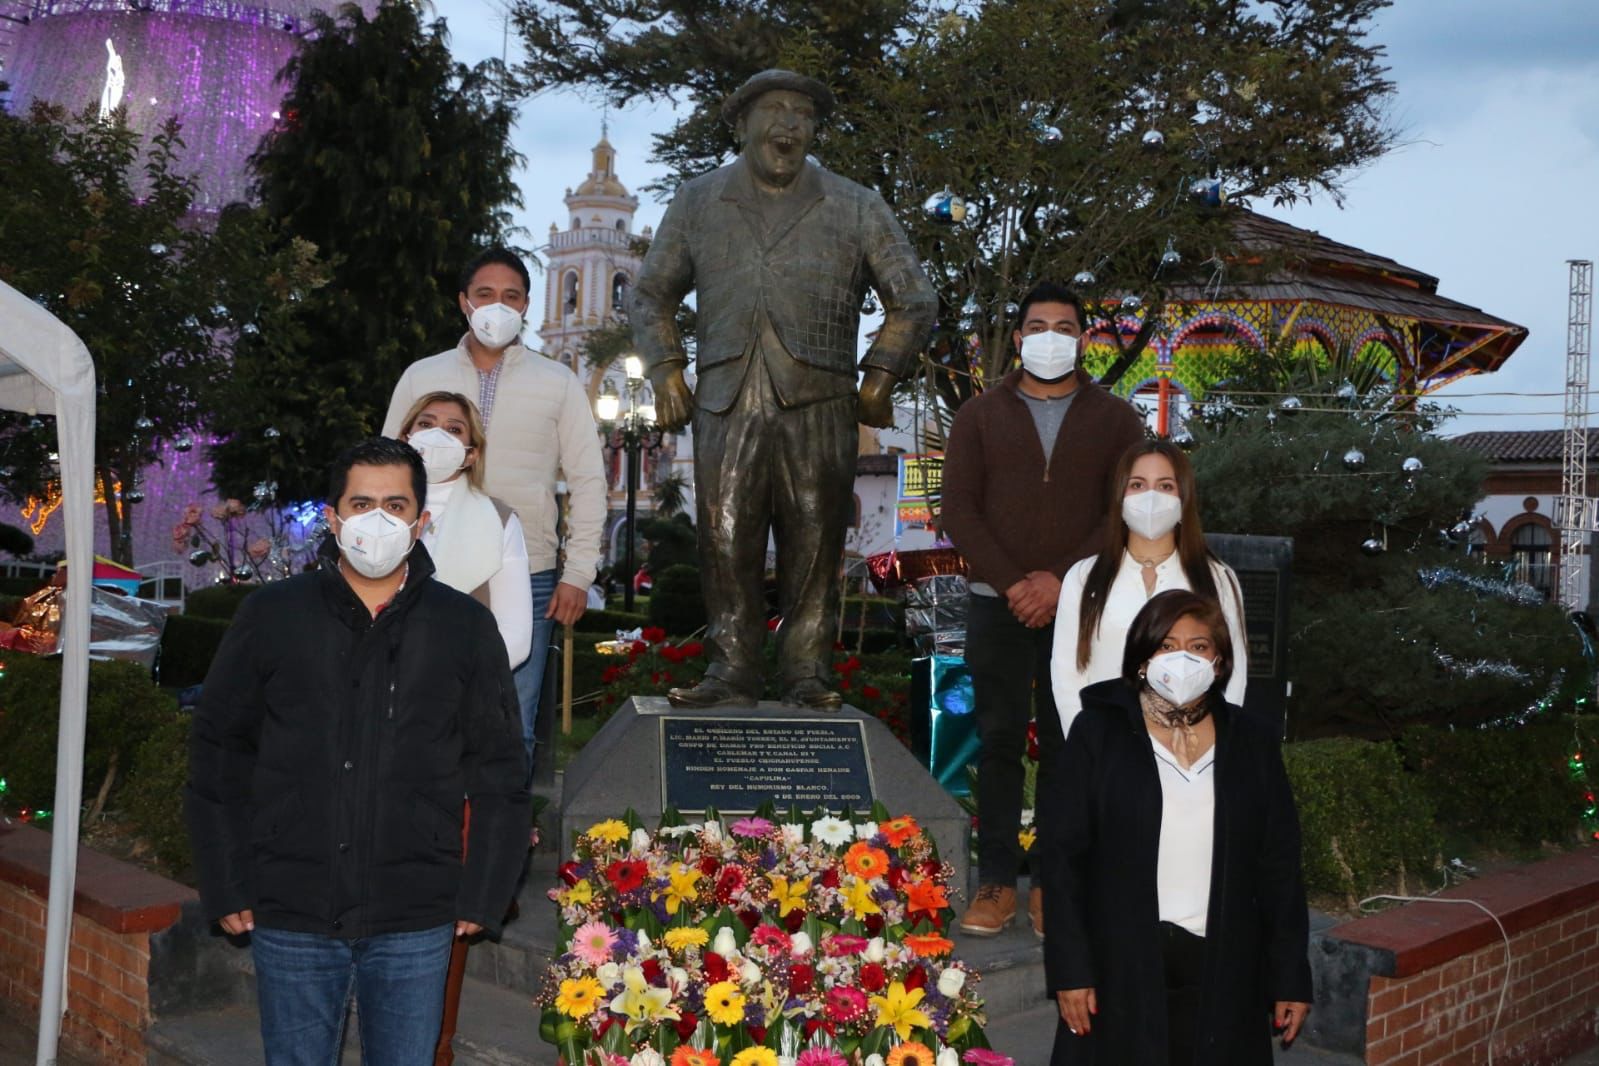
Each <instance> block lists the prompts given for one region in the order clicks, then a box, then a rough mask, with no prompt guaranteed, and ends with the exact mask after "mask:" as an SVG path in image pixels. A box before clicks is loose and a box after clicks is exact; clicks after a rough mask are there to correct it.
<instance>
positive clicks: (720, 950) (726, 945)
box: [711, 925, 738, 959]
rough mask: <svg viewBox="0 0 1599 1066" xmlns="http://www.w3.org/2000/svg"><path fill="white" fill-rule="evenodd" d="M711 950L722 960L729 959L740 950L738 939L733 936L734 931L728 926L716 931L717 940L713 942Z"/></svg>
mask: <svg viewBox="0 0 1599 1066" xmlns="http://www.w3.org/2000/svg"><path fill="white" fill-rule="evenodd" d="M711 950H712V951H714V952H716V953H717V954H718V955H720V956H722V958H724V959H725V958H727V957H728V956H729V955H731V954H733V953H734V952H736V951H737V950H738V938H737V937H735V936H734V935H733V930H731V929H729V928H728V927H727V926H725V925H724V926H722V928H720V929H718V930H717V931H716V938H715V939H714V940H712V941H711Z"/></svg>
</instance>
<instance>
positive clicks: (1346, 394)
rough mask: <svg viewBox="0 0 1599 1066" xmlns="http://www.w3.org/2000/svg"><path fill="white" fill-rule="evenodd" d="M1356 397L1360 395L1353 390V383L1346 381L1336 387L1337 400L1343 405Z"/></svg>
mask: <svg viewBox="0 0 1599 1066" xmlns="http://www.w3.org/2000/svg"><path fill="white" fill-rule="evenodd" d="M1358 395H1360V393H1359V390H1357V389H1356V388H1355V383H1354V382H1353V381H1346V382H1344V383H1343V384H1342V385H1340V386H1338V398H1339V399H1340V400H1342V401H1344V402H1345V403H1348V402H1350V401H1351V400H1353V399H1354V398H1355V397H1356V396H1358Z"/></svg>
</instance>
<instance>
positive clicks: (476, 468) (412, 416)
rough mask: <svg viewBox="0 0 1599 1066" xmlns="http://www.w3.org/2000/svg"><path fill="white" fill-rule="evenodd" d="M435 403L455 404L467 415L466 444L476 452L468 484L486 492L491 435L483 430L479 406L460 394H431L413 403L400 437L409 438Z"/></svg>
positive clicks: (467, 479)
mask: <svg viewBox="0 0 1599 1066" xmlns="http://www.w3.org/2000/svg"><path fill="white" fill-rule="evenodd" d="M435 403H453V404H455V406H457V407H459V408H460V409H461V410H462V411H464V412H465V413H466V444H467V447H469V448H472V449H473V450H474V451H475V452H476V454H475V455H473V456H472V465H471V466H469V467H467V468H466V482H467V484H469V485H471V486H472V487H473V488H474V489H476V490H477V491H479V492H482V491H484V489H483V459H484V455H485V453H486V452H487V451H488V447H489V435H488V433H487V431H485V430H484V428H483V419H482V418H481V417H479V416H478V413H477V404H475V403H473V402H472V401H471V400H469V399H467V398H466V397H465V396H462V395H461V394H460V393H458V392H430V393H428V394H427V395H426V396H423V397H421V398H420V399H418V400H417V401H416V403H413V404H412V405H411V409H410V410H409V411H407V412H406V413H405V419H404V421H402V422H401V423H400V435H401V436H402V437H409V436H410V435H411V427H412V426H414V425H416V420H417V418H418V417H419V416H420V415H421V414H422V412H423V411H424V410H426V409H427V408H428V406H430V405H431V404H435Z"/></svg>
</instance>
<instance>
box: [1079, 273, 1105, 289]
mask: <svg viewBox="0 0 1599 1066" xmlns="http://www.w3.org/2000/svg"><path fill="white" fill-rule="evenodd" d="M1098 281H1099V279H1098V278H1096V277H1095V276H1094V272H1093V271H1092V270H1079V271H1078V272H1077V273H1075V274H1073V275H1072V284H1073V285H1075V286H1077V288H1079V289H1091V288H1093V287H1094V285H1095V284H1096V283H1097V282H1098Z"/></svg>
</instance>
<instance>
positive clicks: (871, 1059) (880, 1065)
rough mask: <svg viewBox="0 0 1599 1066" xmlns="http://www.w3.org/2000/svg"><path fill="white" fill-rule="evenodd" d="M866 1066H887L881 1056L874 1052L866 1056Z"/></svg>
mask: <svg viewBox="0 0 1599 1066" xmlns="http://www.w3.org/2000/svg"><path fill="white" fill-rule="evenodd" d="M866 1066H887V1064H886V1063H885V1062H884V1061H883V1056H881V1055H879V1054H876V1053H875V1052H874V1053H873V1054H870V1055H868V1056H866Z"/></svg>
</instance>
